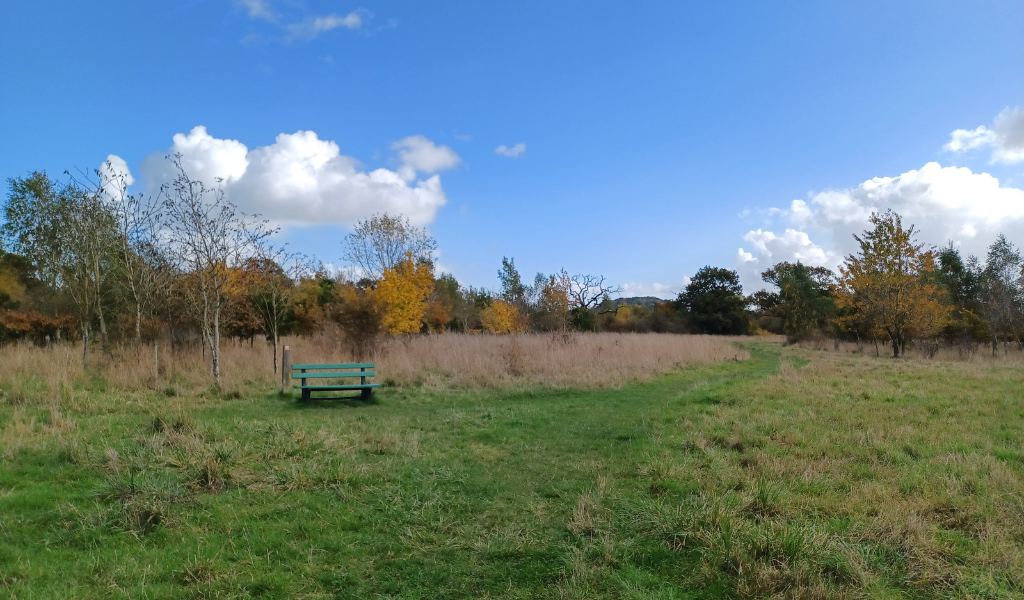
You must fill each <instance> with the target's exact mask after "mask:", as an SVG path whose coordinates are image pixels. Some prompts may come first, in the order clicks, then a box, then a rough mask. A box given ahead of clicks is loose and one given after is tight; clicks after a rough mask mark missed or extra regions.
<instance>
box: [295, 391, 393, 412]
mask: <svg viewBox="0 0 1024 600" xmlns="http://www.w3.org/2000/svg"><path fill="white" fill-rule="evenodd" d="M277 398H278V399H279V400H281V401H283V402H284V403H285V406H286V407H288V408H293V409H296V410H314V409H325V408H364V407H367V406H378V405H380V400H379V399H378V398H377V396H375V395H373V396H370V397H369V398H363V397H362V396H331V397H323V398H318V397H316V396H314V397H312V398H310V399H309V400H303V399H302V398H301V397H299V396H296V395H294V394H278V396H277Z"/></svg>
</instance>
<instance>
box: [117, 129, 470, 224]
mask: <svg viewBox="0 0 1024 600" xmlns="http://www.w3.org/2000/svg"><path fill="white" fill-rule="evenodd" d="M410 139H412V140H414V141H413V142H411V143H410V142H409V140H410ZM173 142H174V143H173V144H172V145H171V148H170V149H169V150H168V152H166V153H161V154H158V155H152V156H150V157H149V158H147V159H146V160H145V161H144V162H143V164H142V174H143V176H144V177H145V179H146V181H147V183H148V185H149V187H150V191H153V190H155V188H156V187H157V186H159V185H160V184H161V183H163V182H166V181H169V180H170V179H171V178H173V177H174V167H173V165H171V164H170V161H168V160H166V158H164V154H178V153H180V154H181V155H182V158H181V162H182V166H183V167H184V168H185V170H186V172H187V173H188V174H189V176H190V177H192V178H193V179H197V180H201V181H203V182H205V183H206V184H207V185H210V186H211V187H212V186H214V185H216V182H217V181H218V180H220V185H221V187H222V189H223V190H224V193H225V195H226V196H227V198H228V199H229V200H231V201H232V202H234V203H235V204H236V205H238V206H239V207H240V208H241V209H242V210H244V211H245V212H248V213H258V214H260V215H262V216H263V217H265V218H268V219H271V220H272V221H274V222H277V223H283V224H296V225H305V224H313V223H337V224H351V223H354V222H355V221H356V220H358V219H361V218H365V217H367V216H369V215H371V214H374V213H378V212H390V213H393V214H395V213H400V214H402V215H405V216H406V217H408V218H409V219H410V220H411V221H412V222H413V223H416V224H418V225H424V224H427V223H430V222H431V221H433V220H434V218H435V216H436V214H437V211H438V210H439V209H440V208H441V207H442V206H444V204H445V203H446V202H447V199H446V197H445V194H444V190H443V189H442V187H441V178H440V176H439V175H437V174H436V173H437V171H441V170H444V169H448V168H451V167H453V166H455V165H457V164H458V163H459V162H460V159H459V157H458V156H457V155H456V154H455V153H454V152H452V151H451V150H450V149H448V148H446V147H444V146H436V145H434V144H433V142H431V141H430V140H428V139H427V138H423V137H420V136H414V137H413V138H405V139H404V140H401V141H400V142H397V143H396V150H398V152H399V157H398V158H399V160H401V161H402V166H401V167H400V168H399V169H398V170H397V171H392V170H389V169H375V170H373V171H366V170H362V169H361V168H360V165H359V162H358V161H356V160H355V159H354V158H352V157H349V156H344V155H342V154H341V151H340V149H339V147H338V144H336V143H335V142H332V141H328V140H321V139H320V138H319V137H318V136H317V134H316V133H315V132H313V131H297V132H295V133H292V134H287V133H282V134H280V135H278V136H277V139H276V140H275V141H274V143H273V144H270V145H269V146H261V147H259V148H255V149H253V150H249V148H248V147H246V145H245V144H243V143H241V142H239V141H237V140H228V139H218V138H215V137H213V136H211V135H210V134H209V133H208V132H207V130H206V128H205V127H202V126H199V127H196V128H194V129H192V131H190V132H189V133H187V134H182V133H179V134H177V135H175V136H174V138H173ZM403 151H405V152H407V153H409V155H408V158H405V157H403V155H402V152H403ZM445 151H447V153H446V152H445ZM448 153H450V154H448ZM442 156H443V157H444V160H442V158H440V157H442ZM122 162H123V161H122ZM125 168H127V166H126V167H125ZM417 173H424V174H431V175H430V176H429V177H427V178H425V179H421V180H418V181H417V180H416V175H417Z"/></svg>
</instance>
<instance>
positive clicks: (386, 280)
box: [372, 252, 434, 335]
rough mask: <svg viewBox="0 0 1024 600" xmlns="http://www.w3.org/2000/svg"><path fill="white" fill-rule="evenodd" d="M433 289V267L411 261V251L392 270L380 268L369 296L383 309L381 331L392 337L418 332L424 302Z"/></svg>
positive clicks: (421, 323)
mask: <svg viewBox="0 0 1024 600" xmlns="http://www.w3.org/2000/svg"><path fill="white" fill-rule="evenodd" d="M433 289H434V267H433V265H432V264H430V263H429V262H419V263H416V262H414V261H413V255H412V253H411V252H410V253H408V254H407V255H406V258H405V260H404V261H402V262H400V263H398V264H397V265H396V266H395V267H394V268H387V269H384V274H383V276H382V277H381V280H380V281H379V282H377V287H376V289H374V290H373V293H372V296H373V298H374V300H375V301H376V302H377V303H378V304H379V305H380V306H381V308H382V310H383V326H384V330H385V331H387V332H388V333H390V334H392V335H395V334H402V333H417V332H419V331H420V329H421V328H422V326H423V313H424V310H425V309H426V301H427V298H428V297H429V296H430V293H431V291H433Z"/></svg>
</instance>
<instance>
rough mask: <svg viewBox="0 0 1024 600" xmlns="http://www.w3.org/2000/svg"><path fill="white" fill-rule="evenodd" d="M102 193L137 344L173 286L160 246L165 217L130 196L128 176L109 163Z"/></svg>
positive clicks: (152, 204) (149, 204)
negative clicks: (144, 323)
mask: <svg viewBox="0 0 1024 600" xmlns="http://www.w3.org/2000/svg"><path fill="white" fill-rule="evenodd" d="M96 175H97V176H98V177H99V183H100V186H101V187H100V188H99V190H98V191H99V193H100V195H101V197H104V198H106V199H107V203H108V204H109V206H110V209H111V213H112V216H113V218H114V227H115V236H114V259H115V262H116V267H117V270H118V277H117V284H118V287H119V288H120V291H121V293H122V294H123V296H124V297H125V298H126V300H127V301H128V303H129V304H130V305H131V308H132V312H133V315H132V317H133V320H134V324H135V343H136V344H139V343H141V342H142V320H143V317H144V315H147V314H149V313H150V312H152V311H153V310H154V309H155V305H156V303H157V301H158V298H160V297H161V296H163V294H162V292H163V291H165V289H166V287H167V286H168V285H169V283H170V275H171V273H170V269H169V265H168V264H167V257H166V256H164V252H163V248H161V246H160V243H159V229H160V225H161V220H162V215H161V206H160V204H159V203H158V202H154V201H152V200H151V199H147V198H145V197H143V196H141V195H136V194H129V193H128V185H129V181H128V177H127V174H125V173H123V172H120V171H116V170H115V168H114V166H113V165H112V164H111V163H110V162H109V161H108V162H107V163H105V164H104V167H103V169H102V170H100V171H97V172H96Z"/></svg>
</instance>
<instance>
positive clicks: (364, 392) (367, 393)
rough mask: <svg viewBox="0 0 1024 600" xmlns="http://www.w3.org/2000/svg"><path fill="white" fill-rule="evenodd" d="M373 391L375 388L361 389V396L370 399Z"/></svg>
mask: <svg viewBox="0 0 1024 600" xmlns="http://www.w3.org/2000/svg"><path fill="white" fill-rule="evenodd" d="M372 393H373V388H363V389H362V390H361V391H360V393H359V396H360V398H362V399H363V400H369V399H370V394H372Z"/></svg>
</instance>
